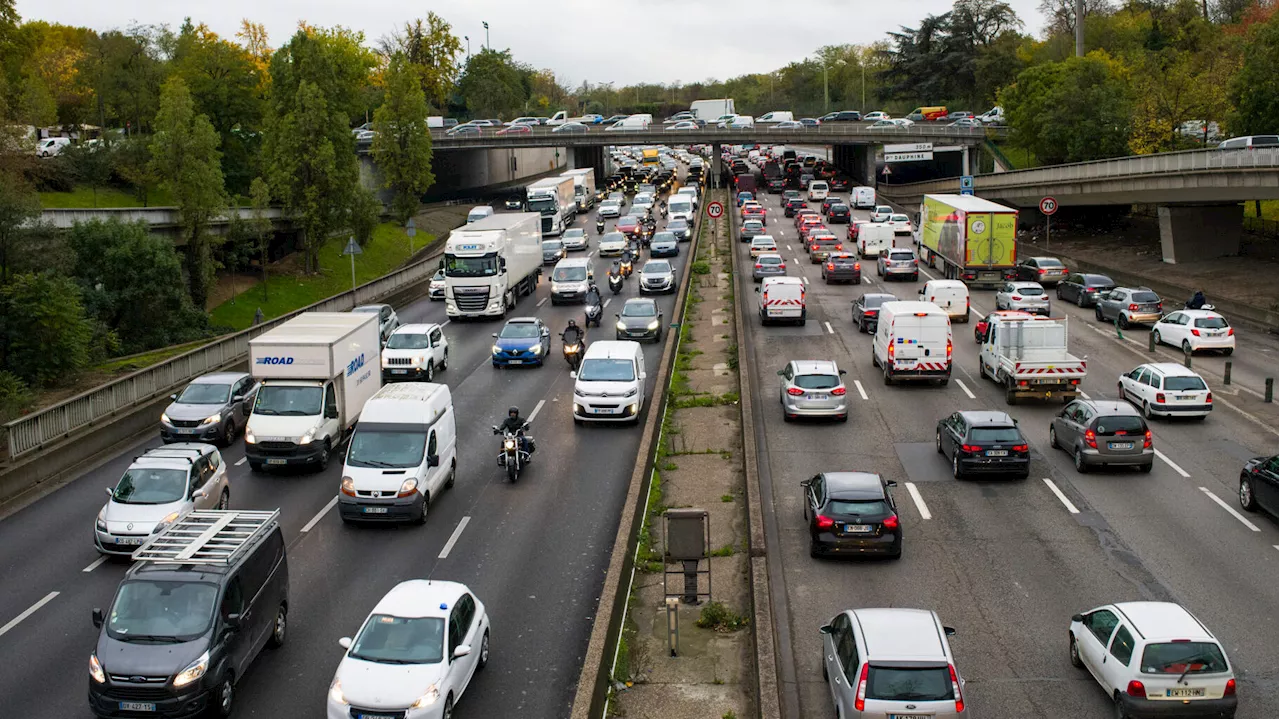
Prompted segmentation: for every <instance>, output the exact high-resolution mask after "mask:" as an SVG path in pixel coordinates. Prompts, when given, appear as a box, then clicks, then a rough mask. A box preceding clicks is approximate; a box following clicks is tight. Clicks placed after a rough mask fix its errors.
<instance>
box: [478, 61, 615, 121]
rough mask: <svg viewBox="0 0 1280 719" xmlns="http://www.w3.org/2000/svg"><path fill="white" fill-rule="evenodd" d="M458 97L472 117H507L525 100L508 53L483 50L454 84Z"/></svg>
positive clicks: (521, 105) (517, 70)
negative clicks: (459, 96)
mask: <svg viewBox="0 0 1280 719" xmlns="http://www.w3.org/2000/svg"><path fill="white" fill-rule="evenodd" d="M458 94H460V95H461V96H462V99H463V101H464V102H465V103H466V106H467V110H468V111H470V113H471V115H472V116H473V117H503V116H504V115H505V116H508V117H509V116H511V115H514V114H516V113H517V112H519V111H520V110H521V109H522V108H523V107H524V101H525V98H527V97H528V95H527V94H526V93H525V90H524V85H523V78H522V76H521V72H520V69H519V67H518V66H517V65H516V63H515V62H514V61H513V60H512V59H511V53H510V52H509V51H506V50H503V51H501V52H499V51H497V50H490V49H487V48H486V49H484V50H481V51H480V52H478V53H476V54H474V55H472V56H471V59H470V60H469V61H468V62H467V66H466V69H465V70H464V71H463V74H462V79H460V80H459V81H458ZM614 109H615V110H616V109H617V105H616V104H615V105H614Z"/></svg>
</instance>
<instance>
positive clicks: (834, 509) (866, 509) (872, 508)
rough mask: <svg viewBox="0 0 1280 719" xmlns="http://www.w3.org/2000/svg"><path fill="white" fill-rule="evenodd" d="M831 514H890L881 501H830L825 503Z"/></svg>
mask: <svg viewBox="0 0 1280 719" xmlns="http://www.w3.org/2000/svg"><path fill="white" fill-rule="evenodd" d="M827 509H829V510H830V511H831V513H832V514H856V515H859V516H861V515H868V514H892V513H893V512H892V510H890V509H889V503H888V502H886V501H884V500H883V499H832V500H831V501H829V502H827Z"/></svg>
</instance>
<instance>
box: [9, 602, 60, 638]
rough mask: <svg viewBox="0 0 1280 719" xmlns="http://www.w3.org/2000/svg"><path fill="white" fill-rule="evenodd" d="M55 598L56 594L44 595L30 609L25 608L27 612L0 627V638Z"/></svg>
mask: <svg viewBox="0 0 1280 719" xmlns="http://www.w3.org/2000/svg"><path fill="white" fill-rule="evenodd" d="M56 596H58V593H57V592H49V593H48V594H46V595H44V599H41V600H40V601H38V602H36V603H35V604H32V605H31V606H30V607H28V608H27V611H25V612H23V613H22V614H19V615H18V616H16V617H14V618H13V620H12V621H10V622H9V623H8V624H6V625H4V626H3V627H0V637H3V636H4V635H5V634H6V633H8V631H9V630H10V629H13V628H14V627H16V626H18V625H19V624H21V623H22V620H23V619H26V618H27V617H29V616H31V615H32V614H35V613H36V612H37V611H39V610H40V607H43V606H44V605H46V604H48V603H49V602H51V601H53V598H54V597H56Z"/></svg>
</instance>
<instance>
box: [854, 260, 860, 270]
mask: <svg viewBox="0 0 1280 719" xmlns="http://www.w3.org/2000/svg"><path fill="white" fill-rule="evenodd" d="M853 269H855V270H858V271H861V270H862V263H861V262H855V263H853Z"/></svg>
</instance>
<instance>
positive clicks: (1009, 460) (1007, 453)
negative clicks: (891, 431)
mask: <svg viewBox="0 0 1280 719" xmlns="http://www.w3.org/2000/svg"><path fill="white" fill-rule="evenodd" d="M935 441H936V443H937V448H938V454H940V455H942V456H943V457H946V458H948V459H950V460H951V475H952V476H953V477H955V478H956V479H963V478H964V477H966V476H968V475H970V474H1012V475H1014V476H1015V477H1017V478H1018V479H1026V478H1027V477H1028V476H1029V475H1030V474H1031V447H1030V445H1029V444H1028V443H1027V438H1026V437H1024V436H1022V430H1020V429H1018V423H1017V422H1016V421H1014V419H1013V418H1012V417H1010V416H1009V415H1008V414H1005V413H1004V412H986V411H982V412H979V411H973V412H953V413H952V414H951V415H950V416H947V417H944V418H942V419H940V420H938V428H937V433H936V435H935Z"/></svg>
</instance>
